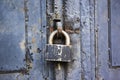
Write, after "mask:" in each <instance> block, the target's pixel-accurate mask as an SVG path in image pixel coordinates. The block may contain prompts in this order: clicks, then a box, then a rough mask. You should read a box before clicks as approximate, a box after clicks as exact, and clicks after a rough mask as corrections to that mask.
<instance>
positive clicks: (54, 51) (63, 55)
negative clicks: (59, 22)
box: [46, 30, 72, 62]
mask: <svg viewBox="0 0 120 80" xmlns="http://www.w3.org/2000/svg"><path fill="white" fill-rule="evenodd" d="M58 33H59V30H55V31H53V32H52V33H51V35H50V36H49V44H47V46H46V49H47V50H46V51H47V53H46V60H47V61H58V62H70V61H71V60H72V49H71V45H70V37H69V35H68V34H67V33H66V32H65V31H64V30H61V31H60V33H62V34H63V35H64V37H65V45H63V44H54V43H53V41H54V40H53V39H54V37H55V35H56V34H58Z"/></svg>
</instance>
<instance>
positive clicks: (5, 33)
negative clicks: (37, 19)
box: [0, 0, 25, 71]
mask: <svg viewBox="0 0 120 80" xmlns="http://www.w3.org/2000/svg"><path fill="white" fill-rule="evenodd" d="M24 24H25V23H24V0H19V1H18V0H11V1H9V0H0V71H14V70H19V69H22V68H25V62H24V59H25V26H24Z"/></svg>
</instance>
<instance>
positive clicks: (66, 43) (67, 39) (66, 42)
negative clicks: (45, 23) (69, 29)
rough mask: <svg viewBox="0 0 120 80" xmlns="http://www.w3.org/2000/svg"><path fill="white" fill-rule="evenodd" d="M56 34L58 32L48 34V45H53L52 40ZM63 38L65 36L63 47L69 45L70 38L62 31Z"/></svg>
mask: <svg viewBox="0 0 120 80" xmlns="http://www.w3.org/2000/svg"><path fill="white" fill-rule="evenodd" d="M57 33H58V31H57V30H55V31H53V32H52V33H51V34H50V36H49V44H53V38H54V36H55V34H57ZM61 33H62V34H63V35H64V36H65V40H66V41H65V45H68V46H69V45H70V37H69V35H68V34H67V33H66V32H65V31H64V30H62V32H61Z"/></svg>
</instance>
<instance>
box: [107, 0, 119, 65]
mask: <svg viewBox="0 0 120 80" xmlns="http://www.w3.org/2000/svg"><path fill="white" fill-rule="evenodd" d="M119 9H120V1H119V0H111V15H110V18H111V25H110V26H109V28H110V27H111V32H110V33H111V34H110V36H111V37H110V39H111V42H110V47H111V58H112V66H120V45H119V41H120V37H119V36H120V22H119V21H120V10H119Z"/></svg>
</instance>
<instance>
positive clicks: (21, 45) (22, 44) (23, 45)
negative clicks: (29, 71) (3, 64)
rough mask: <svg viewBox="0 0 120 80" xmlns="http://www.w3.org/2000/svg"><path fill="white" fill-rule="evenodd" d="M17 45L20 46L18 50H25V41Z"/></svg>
mask: <svg viewBox="0 0 120 80" xmlns="http://www.w3.org/2000/svg"><path fill="white" fill-rule="evenodd" d="M19 45H20V48H21V50H23V51H24V50H25V39H23V40H22V41H21V42H20V43H19Z"/></svg>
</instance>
